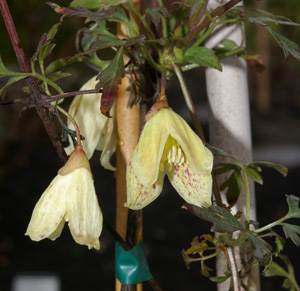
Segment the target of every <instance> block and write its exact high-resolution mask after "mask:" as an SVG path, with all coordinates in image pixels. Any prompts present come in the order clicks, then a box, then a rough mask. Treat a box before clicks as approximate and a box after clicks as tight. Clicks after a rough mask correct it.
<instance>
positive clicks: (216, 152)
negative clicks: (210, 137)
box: [205, 143, 243, 169]
mask: <svg viewBox="0 0 300 291" xmlns="http://www.w3.org/2000/svg"><path fill="white" fill-rule="evenodd" d="M205 146H206V147H208V148H209V149H210V150H211V151H212V152H213V154H214V155H217V156H223V157H227V158H229V159H231V160H233V161H234V162H235V163H236V164H237V165H238V166H239V167H240V168H241V169H243V165H242V164H241V163H240V162H239V161H238V160H237V159H236V158H234V157H233V156H231V155H230V154H228V153H227V152H225V151H223V150H222V149H219V148H217V147H214V146H212V145H210V144H208V143H206V144H205Z"/></svg>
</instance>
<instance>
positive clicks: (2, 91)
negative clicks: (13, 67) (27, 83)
mask: <svg viewBox="0 0 300 291" xmlns="http://www.w3.org/2000/svg"><path fill="white" fill-rule="evenodd" d="M24 78H26V77H25V76H24V77H23V76H19V77H11V78H9V79H8V81H7V83H6V84H5V85H4V86H3V87H2V88H1V89H0V97H1V100H2V101H3V100H4V98H5V94H6V91H7V89H8V88H9V86H10V85H12V84H14V83H15V82H17V81H19V80H22V79H24Z"/></svg>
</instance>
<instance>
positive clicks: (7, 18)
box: [0, 0, 67, 162]
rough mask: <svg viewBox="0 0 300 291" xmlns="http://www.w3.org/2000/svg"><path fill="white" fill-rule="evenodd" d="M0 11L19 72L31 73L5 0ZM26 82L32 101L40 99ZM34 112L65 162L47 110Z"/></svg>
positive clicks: (31, 83)
mask: <svg viewBox="0 0 300 291" xmlns="http://www.w3.org/2000/svg"><path fill="white" fill-rule="evenodd" d="M0 10H1V14H2V17H3V20H4V23H5V26H6V29H7V31H8V34H9V37H10V40H11V43H12V46H13V48H14V51H15V54H16V57H17V59H18V62H19V65H20V67H21V70H22V71H23V72H24V73H31V69H30V66H29V63H28V60H27V58H26V56H25V53H24V50H23V48H22V45H21V42H20V39H19V36H18V33H17V31H16V27H15V24H14V21H13V19H12V16H11V13H10V10H9V7H8V5H7V2H6V0H0ZM26 82H27V85H28V87H29V90H30V95H31V96H32V99H33V100H34V102H35V101H37V100H39V99H41V98H42V97H41V94H40V92H39V90H38V86H37V84H36V82H35V79H33V78H28V79H26ZM36 110H37V112H38V114H39V116H40V118H41V120H42V122H43V124H44V127H45V129H46V131H47V133H48V135H49V137H50V139H51V141H52V143H53V145H54V147H55V149H56V151H57V153H58V155H59V157H60V159H61V160H62V161H63V162H66V160H67V155H66V153H65V151H64V149H63V146H62V144H61V142H60V140H59V137H58V136H57V134H56V131H55V129H54V127H53V124H52V122H51V120H50V118H49V115H48V110H46V109H45V108H43V107H39V108H36Z"/></svg>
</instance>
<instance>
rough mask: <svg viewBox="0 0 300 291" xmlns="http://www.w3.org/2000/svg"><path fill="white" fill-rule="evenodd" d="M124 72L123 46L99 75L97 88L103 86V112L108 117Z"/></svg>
mask: <svg viewBox="0 0 300 291" xmlns="http://www.w3.org/2000/svg"><path fill="white" fill-rule="evenodd" d="M124 74H125V71H124V64H123V48H122V47H121V48H120V49H119V50H118V52H117V53H116V55H115V57H114V58H113V60H112V61H111V63H110V64H109V65H108V67H107V68H106V69H105V70H104V71H102V72H101V73H100V74H99V75H98V77H97V79H98V80H99V83H98V84H97V86H96V88H98V89H100V88H102V98H101V112H102V113H103V114H104V115H106V116H108V117H109V116H110V115H109V111H110V109H111V107H112V106H113V103H114V101H115V97H116V95H117V91H118V84H120V83H121V80H122V78H123V76H124Z"/></svg>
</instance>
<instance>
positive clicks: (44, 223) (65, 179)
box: [25, 145, 103, 250]
mask: <svg viewBox="0 0 300 291" xmlns="http://www.w3.org/2000/svg"><path fill="white" fill-rule="evenodd" d="M65 222H68V224H69V228H70V231H71V234H72V236H73V238H74V240H75V241H76V242H77V243H78V244H81V245H87V246H88V247H89V249H91V248H95V249H97V250H99V249H100V242H99V236H100V234H101V231H102V224H103V216H102V212H101V209H100V207H99V204H98V200H97V196H96V193H95V187H94V181H93V176H92V173H91V169H90V164H89V161H88V159H87V157H86V155H85V153H84V151H83V150H82V146H81V145H77V146H76V147H75V150H74V151H73V153H72V154H71V156H70V157H69V159H68V161H67V163H66V164H65V165H64V166H63V167H62V168H61V169H60V170H59V171H58V174H57V176H56V177H55V178H54V179H53V180H52V182H51V183H50V185H49V186H48V188H47V189H46V190H45V192H44V193H43V194H42V196H41V198H40V199H39V201H38V203H37V204H36V205H35V208H34V210H33V213H32V216H31V220H30V222H29V225H28V228H27V231H26V233H25V235H28V236H29V237H30V238H31V239H32V240H33V241H40V240H42V239H44V238H49V239H51V240H55V239H56V238H57V237H59V236H60V234H61V231H62V229H63V227H64V224H65Z"/></svg>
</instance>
